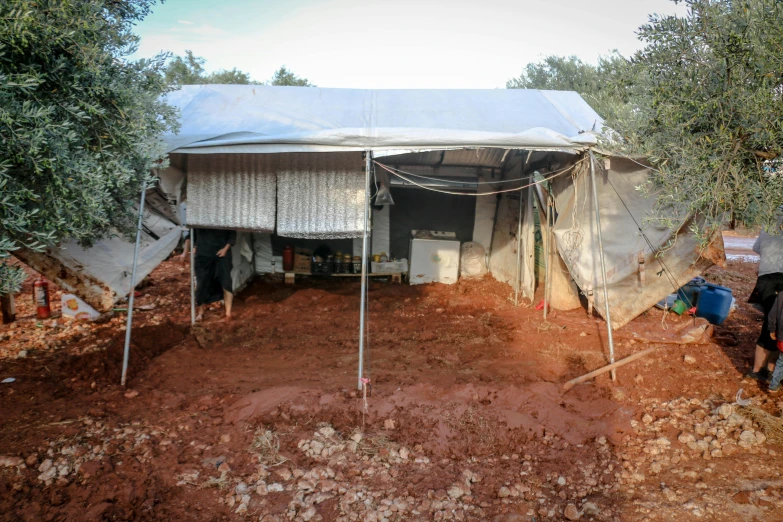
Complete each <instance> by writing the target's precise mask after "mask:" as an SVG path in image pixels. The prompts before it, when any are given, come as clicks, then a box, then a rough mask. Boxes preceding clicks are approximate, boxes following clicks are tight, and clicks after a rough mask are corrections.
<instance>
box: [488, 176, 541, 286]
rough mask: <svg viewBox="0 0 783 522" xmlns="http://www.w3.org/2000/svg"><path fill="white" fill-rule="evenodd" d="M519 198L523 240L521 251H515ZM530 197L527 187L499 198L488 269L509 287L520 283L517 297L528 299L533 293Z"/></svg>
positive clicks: (532, 222)
mask: <svg viewBox="0 0 783 522" xmlns="http://www.w3.org/2000/svg"><path fill="white" fill-rule="evenodd" d="M520 197H521V198H522V235H521V237H522V241H521V250H519V251H518V250H517V236H518V235H519V217H520V215H519V212H520V204H519V203H520V201H519V200H520ZM533 197H534V194H533V191H532V190H531V189H530V188H526V189H523V190H522V191H521V192H510V193H505V194H503V195H502V196H501V198H500V201H499V202H498V205H499V206H498V216H497V221H496V223H495V228H494V232H493V234H494V240H493V241H492V252H491V254H490V260H489V269H490V272H491V273H492V275H493V276H494V277H495V279H497V280H498V281H501V282H504V283H508V284H509V285H511V287H512V288H514V286H515V285H516V284H519V290H520V296H521V297H525V298H527V299H531V300H532V299H533V293H534V292H535V223H534V220H533V219H534V218H533ZM518 252H519V253H518ZM517 258H519V272H517V266H518V265H517Z"/></svg>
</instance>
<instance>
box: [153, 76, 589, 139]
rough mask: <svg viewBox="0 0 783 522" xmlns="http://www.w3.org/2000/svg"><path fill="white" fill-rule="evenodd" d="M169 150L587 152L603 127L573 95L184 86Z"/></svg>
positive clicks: (177, 95) (176, 101)
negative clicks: (487, 149)
mask: <svg viewBox="0 0 783 522" xmlns="http://www.w3.org/2000/svg"><path fill="white" fill-rule="evenodd" d="M167 101H168V102H169V103H170V104H172V105H174V106H176V107H178V108H179V109H180V111H181V119H180V121H181V128H180V131H179V132H178V133H177V134H175V135H170V136H167V137H166V138H165V140H166V144H167V149H168V151H169V152H182V153H191V154H198V153H201V154H214V153H227V152H228V153H232V152H236V153H239V152H245V153H264V152H266V153H274V152H334V151H353V150H369V149H372V150H385V149H409V150H426V149H431V148H438V149H443V148H462V147H501V148H536V149H550V148H551V149H572V150H573V149H583V148H585V146H589V145H593V144H595V134H594V133H595V132H600V131H601V128H602V125H603V120H602V119H601V117H600V116H599V115H598V114H597V113H596V112H595V111H594V110H593V109H592V108H591V107H590V106H589V105H588V104H587V103H586V102H585V101H584V100H583V99H582V97H581V96H580V95H579V94H577V93H576V92H571V91H541V90H527V89H495V90H366V89H322V88H317V87H266V86H261V85H186V86H183V87H182V89H180V90H178V91H175V92H172V93H170V94H169V95H168V96H167Z"/></svg>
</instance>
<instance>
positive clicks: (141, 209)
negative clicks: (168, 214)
mask: <svg viewBox="0 0 783 522" xmlns="http://www.w3.org/2000/svg"><path fill="white" fill-rule="evenodd" d="M146 195H147V180H146V179H145V180H144V181H143V182H142V183H141V202H140V203H139V223H138V225H137V226H136V246H135V247H134V249H133V270H131V287H130V293H129V294H128V322H127V323H126V325H125V351H124V352H123V354H122V380H121V381H120V384H121V385H122V386H125V381H126V378H127V376H128V358H129V357H130V340H131V328H132V327H133V298H134V297H135V296H134V294H135V293H136V267H137V266H138V263H139V247H140V245H141V226H142V221H143V219H144V199H145V196H146Z"/></svg>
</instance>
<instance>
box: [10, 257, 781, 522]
mask: <svg viewBox="0 0 783 522" xmlns="http://www.w3.org/2000/svg"><path fill="white" fill-rule="evenodd" d="M756 268H757V267H756V265H755V264H753V263H747V262H730V263H729V265H728V266H727V267H726V268H723V269H722V268H713V269H712V270H711V271H710V272H709V273H708V274H707V277H708V279H709V280H711V281H713V282H717V283H720V284H724V285H726V286H729V287H731V288H732V289H733V290H734V294H735V296H736V298H737V302H738V309H737V310H736V312H735V313H734V314H733V315H732V317H730V318H729V320H727V321H726V323H725V324H724V325H723V326H720V327H716V328H715V330H714V336H713V337H712V338H710V337H709V336H707V337H706V338H705V339H703V340H702V341H703V342H701V343H692V344H685V345H681V344H677V342H678V341H677V339H680V338H681V336H682V334H683V332H687V331H688V330H689V329H690V328H691V327H692V326H693V320H692V319H688V318H679V317H677V316H674V315H673V314H668V315H667V316H666V317H664V315H663V312H662V311H660V310H657V309H655V310H653V311H650V312H648V313H647V314H645V315H644V316H642V317H640V318H638V319H637V320H636V321H634V322H633V323H632V324H630V325H628V326H627V327H625V328H623V329H621V330H620V331H619V332H617V358H621V357H624V356H627V355H630V354H632V353H635V352H638V351H641V350H643V349H646V348H648V347H651V346H656V347H658V349H657V350H656V351H655V352H653V353H652V354H650V355H648V356H646V357H645V358H642V359H640V360H638V361H637V362H635V363H632V364H630V365H628V366H626V367H623V368H621V369H620V370H619V371H618V372H617V377H618V378H617V381H615V382H612V381H611V380H610V377H609V376H608V375H606V374H605V375H603V376H601V377H599V378H597V379H596V380H594V381H591V382H589V383H587V384H583V385H579V386H577V387H575V388H574V389H572V390H570V391H569V392H567V393H562V391H561V387H562V384H563V383H564V382H566V381H567V380H569V379H571V378H573V377H576V376H579V375H581V374H584V373H586V372H587V371H590V370H593V369H596V368H599V367H601V366H603V365H605V364H606V362H605V361H606V357H607V354H606V351H607V348H606V335H605V331H604V323H603V321H602V320H601V319H599V318H588V317H586V315H585V312H584V311H583V310H577V311H572V312H557V313H553V314H551V315H550V318H549V321H548V322H544V321H543V320H542V312H541V311H537V310H535V307H533V306H523V307H520V308H514V307H513V305H512V301H511V299H510V298H511V292H510V289H509V287H508V286H506V285H503V284H500V283H498V282H495V281H494V280H492V279H491V278H486V279H483V280H480V281H462V282H460V283H459V284H457V285H454V286H445V285H432V286H417V287H410V286H405V285H403V286H397V285H390V284H386V283H384V282H372V283H371V288H370V305H369V339H368V342H367V360H366V368H367V375H368V377H369V378H370V383H371V384H370V386H369V388H368V393H367V396H366V397H364V396H363V393H361V392H358V390H357V346H358V342H357V333H358V320H359V305H358V294H359V286H358V283H357V282H353V281H352V282H346V281H343V280H340V281H332V280H318V279H311V280H301V281H298V282H297V284H296V285H295V286H293V287H291V286H285V285H283V284H282V282H281V281H277V280H273V279H269V280H258V281H256V282H255V283H253V284H252V285H251V286H250V287H249V288H247V289H245V290H244V291H243V292H241V293H240V294H239V295H238V297H237V302H236V308H235V309H236V316H237V317H236V320H235V321H233V322H231V323H223V322H220V320H219V319H220V311H219V310H217V309H214V310H211V311H210V312H209V313H208V314H207V316H206V322H205V324H204V325H202V326H199V327H197V328H194V329H191V328H190V312H189V305H188V303H189V300H188V299H189V287H188V283H187V280H188V277H187V268H186V267H185V266H183V265H181V264H178V263H176V262H173V261H168V262H165V263H164V264H163V265H161V266H160V267H159V268H158V269H157V270H156V271H155V272H153V274H152V275H151V277H150V278H149V285H148V286H146V287H145V288H143V289H142V290H141V293H142V296H141V297H140V298H139V299H138V300H137V303H138V304H141V305H149V306H148V307H152V310H146V311H139V312H138V313H137V314H136V315H135V318H136V322H135V325H134V329H133V345H132V351H131V357H130V373H129V382H128V386H127V388H122V387H120V386H119V380H120V373H121V362H122V345H123V339H124V333H125V332H124V321H125V315H124V314H125V312H123V311H118V312H116V315H115V316H114V317H113V318H110V319H109V320H108V321H106V322H105V323H101V324H94V323H73V322H70V321H67V320H65V319H62V318H55V319H50V320H46V321H36V320H35V319H34V318H33V312H34V310H33V308H32V304H31V302H30V299H29V297H28V296H29V292H30V284H31V281H28V283H27V285H26V288H25V293H24V294H23V295H21V296H19V297H18V306H19V320H18V321H17V322H16V323H15V324H13V325H10V326H7V325H3V326H2V327H0V380H2V379H6V378H9V377H11V378H14V379H15V380H14V381H13V382H11V383H4V384H0V412H2V424H1V425H0V455H2V457H0V520H205V521H206V520H261V521H272V520H325V521H330V520H389V521H391V520H498V521H532V520H537V521H540V520H606V521H609V520H662V521H663V520H667V521H670V520H677V521H680V520H681V521H687V520H732V521H734V520H759V521H762V520H763V521H765V522H766V521H770V520H781V519H783V516H782V515H781V514H780V509H781V507H783V498H782V496H783V480H781V477H780V472H779V470H780V467H781V464H783V458H782V457H781V452H783V450H781V448H780V447H779V446H778V445H777V442H776V439H775V438H774V435H775V434H774V433H770V432H769V430H768V429H767V431H765V430H764V429H762V427H761V426H760V425H759V424H756V423H754V422H753V420H752V419H751V418H750V417H751V416H750V415H749V413H748V411H749V410H748V409H742V408H738V407H737V406H732V403H733V402H734V400H735V394H736V393H737V391H738V389H739V388H744V389H745V395H746V396H751V397H753V401H754V402H753V404H754V406H756V407H758V408H762V409H764V410H765V411H767V412H769V413H771V414H773V415H780V406H781V405H780V404H778V402H777V400H776V399H772V398H768V396H767V394H766V390H765V389H764V387H763V386H762V387H759V386H758V385H756V384H755V383H751V384H749V383H746V382H742V375H743V374H744V373H745V372H746V371H747V370H748V366H749V363H750V356H751V353H752V349H753V345H754V341H755V338H756V335H757V334H758V329H759V327H760V321H761V314H759V313H758V312H756V311H754V310H753V309H752V308H750V307H749V305H747V304H746V303H745V301H746V300H747V296H748V295H749V293H750V290H751V289H752V286H753V284H754V281H755V273H756ZM53 295H54V298H55V299H54V300H55V301H56V300H57V298H58V292H57V290H56V289H54V292H53ZM536 302H537V301H536ZM118 306H119V307H122V305H118ZM56 308H57V307H56ZM664 319H665V320H664ZM765 433H766V435H765Z"/></svg>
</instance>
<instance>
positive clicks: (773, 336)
mask: <svg viewBox="0 0 783 522" xmlns="http://www.w3.org/2000/svg"><path fill="white" fill-rule="evenodd" d="M769 336H770V337H772V340H774V341H777V340H778V336H777V334H776V333H775V332H769Z"/></svg>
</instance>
